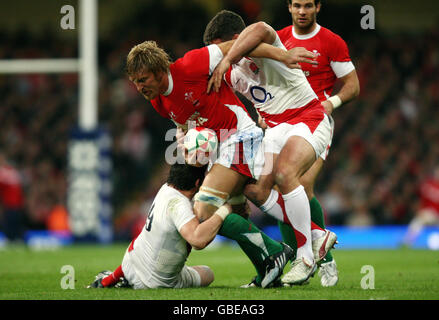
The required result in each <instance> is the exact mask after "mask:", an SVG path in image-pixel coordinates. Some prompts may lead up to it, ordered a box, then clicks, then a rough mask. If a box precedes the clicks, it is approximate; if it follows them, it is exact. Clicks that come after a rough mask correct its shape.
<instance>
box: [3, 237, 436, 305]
mask: <svg viewBox="0 0 439 320" xmlns="http://www.w3.org/2000/svg"><path fill="white" fill-rule="evenodd" d="M126 247H127V245H126V244H116V245H110V246H98V245H72V246H68V247H64V248H61V249H58V250H52V251H32V250H29V249H28V248H26V247H24V246H23V247H15V248H6V249H2V250H0V284H1V285H0V299H1V300H113V299H114V300H142V299H143V300H315V299H318V300H321V299H324V300H405V299H408V300H437V299H439V253H438V252H437V251H427V250H410V249H398V250H334V251H333V254H334V257H335V259H336V261H337V264H338V268H339V272H340V274H339V283H338V285H337V286H335V287H332V288H323V287H321V285H320V279H319V276H318V275H317V274H316V275H315V277H314V278H312V279H311V281H310V284H308V285H305V286H296V287H291V288H274V289H260V288H252V289H240V288H239V286H240V285H242V284H244V283H247V282H248V281H249V280H251V278H252V277H253V276H254V275H255V272H254V269H253V267H252V266H251V264H250V262H249V261H248V260H247V258H246V256H245V255H244V254H243V253H242V252H241V251H240V249H239V248H238V247H235V246H231V245H221V246H218V247H213V248H208V249H205V250H202V251H192V253H191V255H190V257H189V259H188V262H187V264H188V265H196V264H205V265H209V266H210V267H211V268H212V269H213V271H214V273H215V281H214V282H213V283H212V284H211V286H209V287H207V288H199V289H154V290H137V291H136V290H132V289H86V288H85V287H86V286H87V285H88V284H89V283H90V282H91V281H92V280H93V279H94V276H95V275H96V274H97V273H98V272H100V271H102V270H106V269H108V270H113V269H114V268H116V267H117V266H118V265H119V264H120V263H121V259H122V257H123V254H124V251H125V249H126ZM65 265H69V266H72V267H73V270H74V278H75V283H74V289H62V288H61V282H62V278H63V277H64V276H65V275H66V274H65V273H62V272H61V268H62V267H63V266H65ZM363 266H372V267H373V271H374V281H373V284H374V288H373V289H372V288H369V289H363V288H362V285H361V284H362V279H363V277H365V276H366V277H369V278H368V280H367V281H366V280H365V279H363V283H365V284H368V285H369V286H370V285H371V284H372V282H371V277H372V274H371V273H370V270H371V269H368V271H366V272H364V270H363V273H362V272H361V271H362V268H363ZM288 269H289V266H287V268H286V270H288Z"/></svg>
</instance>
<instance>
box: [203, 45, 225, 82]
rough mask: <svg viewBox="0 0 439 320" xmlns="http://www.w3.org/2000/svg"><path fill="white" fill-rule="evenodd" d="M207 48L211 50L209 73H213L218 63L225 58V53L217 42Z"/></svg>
mask: <svg viewBox="0 0 439 320" xmlns="http://www.w3.org/2000/svg"><path fill="white" fill-rule="evenodd" d="M207 49H208V50H209V75H211V74H212V72H213V70H215V68H216V66H217V65H218V63H220V62H221V60H222V59H223V57H224V55H223V52H222V51H221V49H220V47H218V46H217V45H216V44H211V45H209V46H207Z"/></svg>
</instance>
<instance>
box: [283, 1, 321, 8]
mask: <svg viewBox="0 0 439 320" xmlns="http://www.w3.org/2000/svg"><path fill="white" fill-rule="evenodd" d="M287 2H288V4H291V3H292V0H287ZM319 3H320V0H314V4H315V5H316V7H317V5H318V4H319Z"/></svg>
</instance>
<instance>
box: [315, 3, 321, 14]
mask: <svg viewBox="0 0 439 320" xmlns="http://www.w3.org/2000/svg"><path fill="white" fill-rule="evenodd" d="M321 7H322V2H321V1H319V3H317V5H316V13H319V12H320V9H321Z"/></svg>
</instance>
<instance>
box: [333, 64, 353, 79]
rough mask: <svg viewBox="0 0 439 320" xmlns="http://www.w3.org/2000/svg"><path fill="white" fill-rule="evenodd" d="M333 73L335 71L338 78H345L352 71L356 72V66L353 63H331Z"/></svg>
mask: <svg viewBox="0 0 439 320" xmlns="http://www.w3.org/2000/svg"><path fill="white" fill-rule="evenodd" d="M330 65H331V69H332V71H334V74H335V76H336V77H337V78H341V77H344V76H345V75H347V74H348V73H350V72H351V71H353V70H355V66H354V64H353V63H352V61H344V62H339V61H331V63H330Z"/></svg>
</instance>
